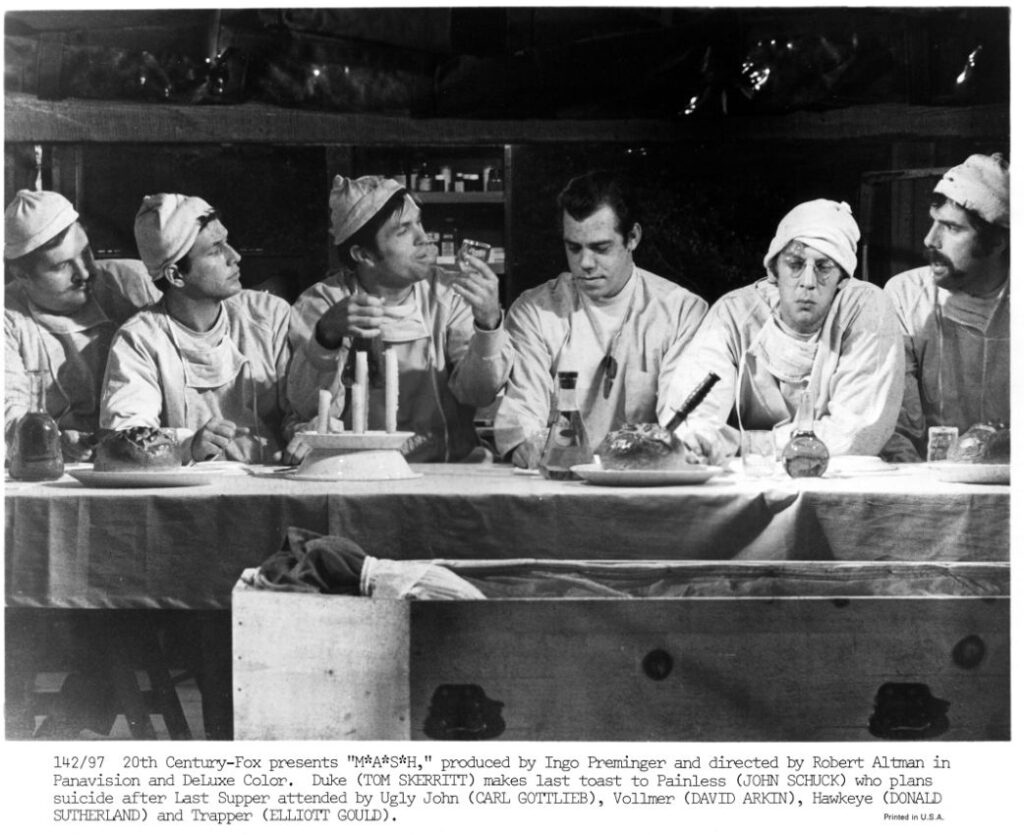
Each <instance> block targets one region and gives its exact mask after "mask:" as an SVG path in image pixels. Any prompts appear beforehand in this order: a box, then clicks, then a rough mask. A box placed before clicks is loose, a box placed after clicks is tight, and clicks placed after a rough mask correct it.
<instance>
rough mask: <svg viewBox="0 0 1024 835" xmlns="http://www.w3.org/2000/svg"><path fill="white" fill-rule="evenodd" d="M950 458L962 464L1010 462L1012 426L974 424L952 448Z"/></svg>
mask: <svg viewBox="0 0 1024 835" xmlns="http://www.w3.org/2000/svg"><path fill="white" fill-rule="evenodd" d="M949 460H950V461H957V462H959V463H962V464H1009V463H1010V428H1009V427H1008V426H1005V425H1003V424H997V425H995V426H993V425H992V424H988V423H976V424H974V426H972V427H971V428H970V429H968V430H967V431H966V432H965V433H964V434H963V435H961V436H960V438H959V440H958V441H957V444H956V447H955V448H953V449H951V450H950V453H949Z"/></svg>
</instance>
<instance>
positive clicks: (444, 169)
mask: <svg viewBox="0 0 1024 835" xmlns="http://www.w3.org/2000/svg"><path fill="white" fill-rule="evenodd" d="M438 178H439V179H440V180H441V182H442V183H443V184H444V187H443V189H441V190H442V191H451V190H452V167H451V166H450V165H442V166H441V173H440V174H438Z"/></svg>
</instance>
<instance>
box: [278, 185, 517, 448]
mask: <svg viewBox="0 0 1024 835" xmlns="http://www.w3.org/2000/svg"><path fill="white" fill-rule="evenodd" d="M329 206H330V218H331V227H330V228H331V237H332V239H333V241H334V244H335V245H336V247H337V253H338V257H339V260H340V261H341V269H339V270H338V271H337V272H334V273H332V274H331V275H329V276H327V278H325V279H324V280H323V281H320V282H318V283H317V284H314V285H313V286H312V287H310V288H309V289H308V290H306V291H305V292H304V293H303V294H302V295H301V296H300V297H299V299H298V300H297V301H296V303H295V305H294V308H293V314H292V326H291V340H292V348H293V359H292V365H291V369H290V372H289V378H288V396H289V399H290V401H291V402H292V404H293V406H294V408H295V410H296V412H297V413H298V415H299V417H300V418H302V419H305V420H309V419H312V418H314V417H316V415H317V406H318V393H319V391H320V390H321V389H325V390H329V391H330V392H332V395H333V411H332V416H333V417H334V418H340V419H342V420H344V422H345V425H346V426H347V427H348V428H349V429H351V428H352V421H351V417H350V411H351V410H350V409H349V408H348V404H347V403H346V400H345V387H346V385H347V384H350V383H351V375H352V373H353V372H352V366H353V363H354V358H355V354H356V352H357V351H363V350H365V351H366V352H367V354H368V359H369V365H370V368H371V378H372V377H373V376H374V375H373V369H374V368H378V369H379V368H381V367H382V359H381V357H382V352H383V351H384V350H385V349H387V350H391V351H394V352H395V353H396V355H397V360H398V372H399V386H398V390H399V396H398V430H399V431H401V432H412V433H413V437H412V438H411V439H410V440H409V441H408V442H407V443H406V445H405V447H404V448H403V450H402V452H403V454H404V455H405V457H406V458H407V459H408V460H410V461H416V462H432V461H472V460H480V458H481V457H485V452H484V450H483V449H482V448H481V447H480V445H479V442H478V439H477V434H476V429H475V427H474V423H473V420H474V416H475V413H476V409H477V407H481V406H487V405H490V404H491V403H492V402H493V401H494V399H495V397H496V396H497V393H498V391H499V390H500V389H501V387H502V386H503V385H504V383H505V381H506V379H507V378H508V372H509V366H510V364H511V348H510V346H509V343H508V338H507V336H506V334H505V331H504V329H503V328H502V327H501V320H502V312H501V307H500V305H499V301H498V278H497V276H496V275H495V274H494V273H493V272H492V271H491V269H490V268H489V267H488V266H487V264H486V263H484V262H483V261H481V260H480V259H478V258H474V257H472V256H470V257H469V258H468V262H469V264H470V266H471V270H468V271H465V272H463V273H461V274H460V276H459V277H458V278H456V279H455V280H454V281H453V282H450V283H449V282H446V281H443V280H441V276H440V274H439V273H438V271H437V269H436V262H437V249H436V247H435V246H433V245H432V244H431V243H430V241H429V240H428V238H427V233H426V232H425V231H424V229H423V223H422V220H421V214H420V206H419V204H418V203H417V202H416V201H415V200H414V199H413V197H412V195H410V194H409V193H408V192H407V191H406V189H404V188H403V187H402V186H400V185H399V184H398V183H397V182H395V181H394V180H390V179H385V178H383V177H376V176H366V177H359V178H357V179H349V178H347V177H342V176H336V177H335V178H334V183H333V187H332V189H331V194H330V200H329ZM384 395H385V392H384V389H383V388H382V387H377V386H374V385H373V380H372V379H371V387H370V391H369V396H368V403H369V419H368V424H367V426H368V428H369V429H383V428H384V407H385V396H384ZM300 454H301V453H300Z"/></svg>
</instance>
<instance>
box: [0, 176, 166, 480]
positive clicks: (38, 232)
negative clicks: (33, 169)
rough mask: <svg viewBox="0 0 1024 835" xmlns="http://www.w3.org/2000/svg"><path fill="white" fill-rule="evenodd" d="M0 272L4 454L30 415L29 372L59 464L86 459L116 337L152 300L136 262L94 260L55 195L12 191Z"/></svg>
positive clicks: (154, 294)
mask: <svg viewBox="0 0 1024 835" xmlns="http://www.w3.org/2000/svg"><path fill="white" fill-rule="evenodd" d="M4 266H5V268H6V271H7V282H8V283H7V286H6V287H5V293H4V336H5V337H6V340H7V341H6V351H5V354H4V366H5V369H4V386H5V389H4V392H5V394H4V431H5V437H6V440H7V444H8V448H9V447H10V443H11V437H12V432H13V430H14V424H15V423H16V422H17V420H18V418H20V417H21V416H22V415H24V414H25V413H26V412H28V411H29V410H30V409H31V408H33V407H34V405H35V404H32V403H30V402H29V397H30V387H29V374H28V372H29V371H37V372H40V373H41V374H42V376H43V379H42V381H41V382H42V387H43V398H44V408H45V409H46V411H47V412H48V413H49V414H50V415H51V416H52V417H53V418H54V419H55V420H56V421H57V425H58V426H59V427H60V430H61V447H62V451H63V454H64V458H65V460H69V461H77V460H83V459H87V458H89V457H90V456H91V455H92V449H93V440H94V438H93V435H94V433H95V431H96V429H97V427H98V425H99V411H100V384H101V382H102V380H103V369H104V367H105V365H106V362H107V352H108V351H109V350H110V341H111V339H112V338H113V336H114V331H115V330H116V329H117V328H118V327H119V326H120V325H121V324H123V323H124V321H125V320H126V319H128V317H129V316H131V315H132V314H134V313H135V312H136V311H138V310H139V309H141V308H142V307H145V306H146V305H147V304H150V303H151V302H154V301H156V300H157V299H158V298H159V297H160V293H159V292H158V291H157V289H156V288H155V287H154V286H153V283H152V282H151V281H150V280H149V276H147V275H146V271H145V269H144V267H143V265H142V264H141V263H140V262H139V261H134V260H103V261H97V260H95V258H94V257H93V254H92V248H91V247H90V245H89V236H88V235H87V234H86V232H85V230H84V229H83V228H82V225H81V223H80V222H79V219H78V212H76V211H75V209H74V207H73V206H72V205H71V203H70V202H69V201H68V200H67V198H66V197H64V196H63V195H61V194H58V193H57V192H53V191H31V190H27V189H25V190H22V191H19V192H18V194H17V195H16V196H15V198H14V200H12V201H11V204H10V205H9V206H8V207H7V209H6V211H5V212H4Z"/></svg>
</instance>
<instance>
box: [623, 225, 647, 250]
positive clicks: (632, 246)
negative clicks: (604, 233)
mask: <svg viewBox="0 0 1024 835" xmlns="http://www.w3.org/2000/svg"><path fill="white" fill-rule="evenodd" d="M642 237H643V230H642V229H641V228H640V224H639V223H634V224H633V228H632V229H630V230H629V234H628V235H626V249H628V250H629V251H630V252H633V251H634V250H636V248H637V247H638V246H640V238H642Z"/></svg>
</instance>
